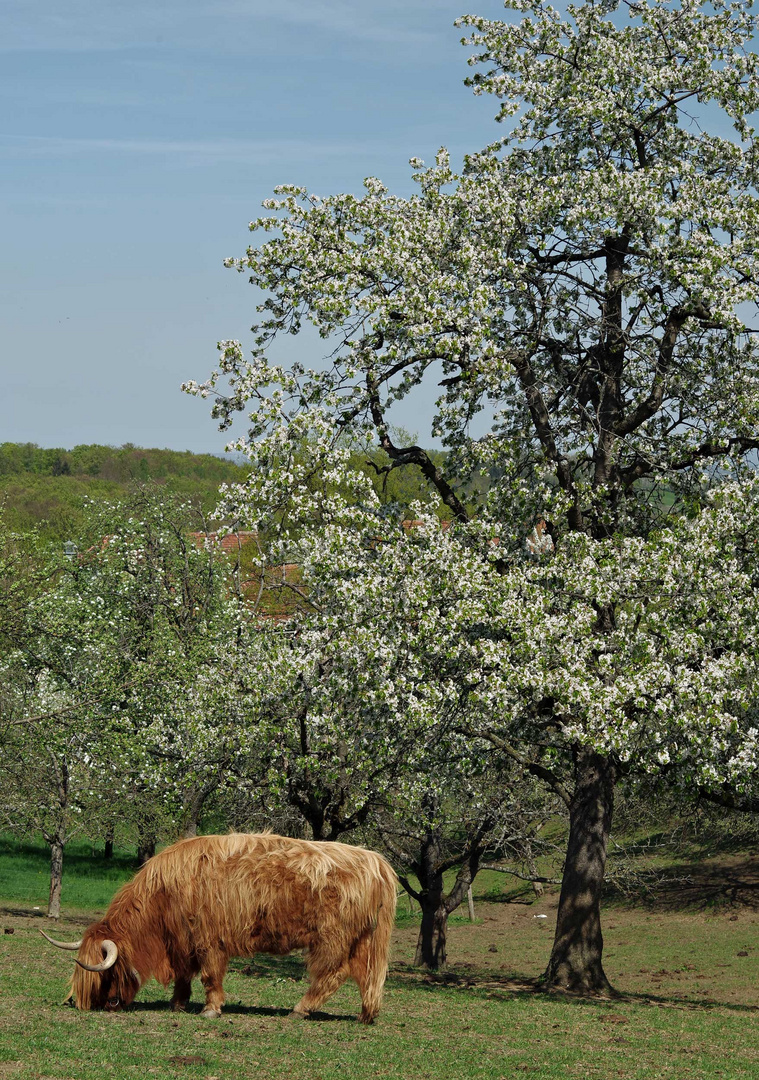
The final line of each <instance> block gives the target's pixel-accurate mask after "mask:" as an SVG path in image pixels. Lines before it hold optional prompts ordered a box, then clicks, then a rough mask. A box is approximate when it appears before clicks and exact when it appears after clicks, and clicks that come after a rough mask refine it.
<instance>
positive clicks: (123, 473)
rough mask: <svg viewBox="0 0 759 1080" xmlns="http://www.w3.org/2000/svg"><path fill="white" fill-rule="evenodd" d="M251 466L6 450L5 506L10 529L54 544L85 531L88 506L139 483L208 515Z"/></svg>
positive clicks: (182, 457) (88, 451) (88, 448)
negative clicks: (35, 531) (223, 488)
mask: <svg viewBox="0 0 759 1080" xmlns="http://www.w3.org/2000/svg"><path fill="white" fill-rule="evenodd" d="M246 473H247V466H246V465H238V464H236V463H235V462H234V461H229V460H225V459H224V458H220V457H215V456H214V455H213V454H192V453H190V451H189V450H183V451H181V450H158V449H143V448H142V447H139V446H134V445H132V444H131V443H126V444H125V445H124V446H119V447H114V446H99V445H97V444H94V445H82V446H75V447H74V448H73V449H72V450H66V449H64V448H62V447H55V448H52V449H46V448H43V447H40V446H38V445H37V444H36V443H9V442H6V443H0V502H1V503H2V505H3V507H4V516H5V522H6V525H7V527H9V528H11V529H18V530H23V529H28V528H34V527H36V528H39V529H40V530H41V532H42V533H43V535H45V536H47V537H48V538H49V539H51V540H52V539H56V540H66V539H69V537H70V536H73V535H75V534H76V533H78V531H79V525H80V522H81V518H82V506H83V503H84V500H85V499H86V498H90V499H120V498H123V497H124V496H125V495H126V494H127V493H128V491H129V489H130V487H131V486H132V485H134V484H135V483H145V482H148V481H153V482H154V483H157V484H162V485H165V486H166V487H167V489H168V490H170V491H172V492H174V493H176V494H177V495H179V496H181V497H183V498H184V499H187V500H188V501H189V502H191V503H193V505H195V506H197V507H198V509H200V510H202V511H204V512H206V513H207V512H208V511H210V510H212V509H213V507H214V506H215V505H216V502H217V498H218V489H219V485H220V484H222V483H224V482H230V481H235V480H242V479H243V478H244V477H245V475H246Z"/></svg>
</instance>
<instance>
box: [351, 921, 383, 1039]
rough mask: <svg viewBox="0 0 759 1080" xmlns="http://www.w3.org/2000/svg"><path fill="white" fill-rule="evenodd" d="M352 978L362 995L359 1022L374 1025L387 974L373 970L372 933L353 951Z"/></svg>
mask: <svg viewBox="0 0 759 1080" xmlns="http://www.w3.org/2000/svg"><path fill="white" fill-rule="evenodd" d="M350 977H351V978H352V979H355V981H356V982H357V983H358V988H359V991H360V993H361V1014H360V1016H359V1020H360V1021H361V1023H362V1024H372V1023H373V1022H374V1018H375V1016H376V1015H377V1013H378V1012H379V1010H380V1004H381V1002H382V987H383V985H384V982H385V974H384V971H382V972H377V971H373V970H372V965H371V934H370V933H369V934H366V935H365V936H364V937H362V938H361V939H360V940H359V941H358V943H357V944H356V946H355V947H354V948H353V950H352V951H351V958H350Z"/></svg>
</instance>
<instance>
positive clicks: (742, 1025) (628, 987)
mask: <svg viewBox="0 0 759 1080" xmlns="http://www.w3.org/2000/svg"><path fill="white" fill-rule="evenodd" d="M74 856H75V857H74V858H73V859H72V858H69V859H68V863H67V875H68V876H67V884H68V896H69V898H70V900H69V903H68V904H64V907H65V908H66V916H65V918H62V919H61V921H60V923H59V924H58V925H56V927H55V929H54V933H55V934H56V935H57V936H59V937H61V938H64V939H72V938H75V937H78V936H80V934H81V931H82V928H83V926H84V925H86V924H87V922H89V921H90V920H91V919H92V917H93V916H94V915H95V914H96V912H98V911H102V910H103V908H104V907H105V905H106V903H107V901H108V899H109V898H110V895H111V894H112V892H113V890H114V888H115V886H116V884H117V883H118V881H119V880H123V878H124V877H128V876H129V875H130V873H131V868H130V866H129V861H128V859H127V858H122V859H120V860H117V861H116V863H115V864H114V865H113V866H110V867H109V869H108V874H109V878H108V879H106V877H105V876H104V874H103V872H102V871H103V864H102V863H100V862H99V861H98V860H93V859H92V858H91V856H90V854H89V849H85V848H82V849H80V850H79V851H77V852H74ZM40 860H42V862H40ZM678 869H679V870H681V869H682V868H678ZM699 869H700V872H701V874H702V878H703V880H702V882H701V883H700V884H699V881H698V880H697V879H696V880H694V879H693V877H692V876H691V879H690V881H691V885H690V891H689V889H688V887H687V883H686V887H685V889H684V891H683V890H682V889H681V892H682V893H683V895H681V897H680V902H679V903H678V901H677V899H676V897H675V895H674V894H675V892H676V890H674V889H667V888H664V889H663V890H662V893H661V896H660V898H659V900H657V901H654V902H651V903H649V904H648V905H647V906H646V907H632V906H630V905H629V904H624V903H612V904H610V905H607V908H606V911H605V940H606V969H607V972H608V974H609V976H610V978H611V980H612V982H613V983H614V985H615V986H616V987H617V989H618V990H619V991H620V996H619V997H618V998H616V999H614V1000H611V1001H583V1000H577V999H573V998H568V997H562V996H557V995H546V994H543V993H541V992H540V991H539V990H537V989H536V987H535V985H534V982H533V981H532V980H533V979H534V977H535V976H537V975H538V974H539V973H540V971H541V970H542V968H543V967H544V965H545V962H546V959H547V956H548V953H549V950H550V945H551V939H552V935H553V925H554V921H555V911H556V897H555V896H548V897H546V898H545V899H544V900H543V901H533V900H532V898H531V897H530V895H529V894H524V895H517V894H514V895H512V896H511V897H510V898H509V899H506V898H501V899H500V900H499V899H497V898H496V897H495V895H494V894H495V888H494V880H493V879H487V878H484V879H483V881H482V882H481V883H480V889H479V893H480V895H482V893H487V894H488V895H489V897H490V899H489V900H488V901H485V900H482V899H481V898H479V897H478V890H475V897H476V900H477V903H476V914H477V921H476V923H474V924H470V923H469V922H468V921H466V920H465V919H464V918H454V920H453V922H452V925H451V928H450V937H449V959H450V965H449V969H448V970H447V971H446V972H445V973H443V974H442V975H439V976H434V975H428V974H426V973H424V972H421V971H418V970H416V969H414V968H412V967H410V966H409V961H410V960H411V958H412V956H413V943H414V940H415V937H416V932H417V921H416V918H415V917H414V916H413V915H409V914H407V912H406V911H405V904H404V903H402V904H401V912H400V916H399V920H398V926H397V929H396V932H395V936H394V942H393V955H392V965H391V971H390V976H389V979H388V983H387V989H386V997H385V1004H384V1007H383V1010H382V1012H381V1013H380V1016H379V1018H378V1020H377V1023H376V1024H375V1025H374V1026H373V1027H371V1028H365V1027H362V1026H361V1025H359V1024H358V1023H356V1021H355V1016H356V1013H357V1011H358V1008H359V999H358V992H357V990H356V988H355V986H353V985H352V984H347V985H346V986H345V987H343V988H342V990H341V991H340V992H339V993H338V994H337V995H336V996H335V997H334V998H333V999H331V1000H330V1001H329V1002H328V1004H327V1007H326V1008H327V1009H328V1012H325V1013H323V1014H320V1015H319V1016H318V1017H317V1018H316V1019H312V1020H310V1021H296V1020H292V1019H291V1018H290V1017H289V1016H288V1013H289V1010H290V1008H291V1007H292V1005H293V1004H294V1003H295V1001H296V1000H297V999H298V998H299V997H300V995H301V994H302V992H303V988H302V986H301V985H300V983H301V980H302V979H303V977H304V974H303V964H302V961H301V958H300V957H299V956H292V957H285V958H278V959H274V958H270V957H264V956H260V957H256V958H255V959H254V960H253V961H246V960H239V961H234V962H233V964H232V967H231V970H230V972H229V975H228V977H227V980H226V983H225V987H226V991H227V997H228V1004H227V1007H226V1009H225V1012H224V1014H223V1016H222V1017H221V1019H220V1020H216V1021H204V1020H201V1018H200V1017H199V1016H198V1012H199V1011H200V1008H201V993H200V987H199V986H198V988H197V989H196V991H195V996H194V1001H193V1004H192V1009H193V1011H191V1012H189V1013H187V1014H184V1015H182V1014H173V1013H171V1012H170V1011H169V1009H168V999H169V997H170V990H164V989H163V988H162V987H160V986H158V985H157V984H156V983H151V984H149V985H148V986H147V987H145V988H144V989H143V990H142V992H141V993H140V995H139V998H138V1001H137V1002H136V1004H135V1006H134V1007H133V1008H132V1009H131V1010H130V1011H127V1012H124V1013H118V1014H114V1015H104V1014H102V1013H100V1014H98V1013H78V1012H77V1011H76V1010H74V1009H72V1008H70V1007H69V1006H66V1005H61V1004H59V1003H60V1001H61V1000H62V998H63V997H64V996H65V993H66V981H67V978H68V977H69V975H70V972H71V963H72V960H71V956H70V955H67V954H65V953H59V952H57V951H56V950H54V949H52V948H51V947H49V946H47V945H46V943H45V942H44V941H43V940H42V939H41V938H40V936H39V934H38V932H37V931H38V929H39V928H40V927H42V928H45V929H49V924H48V920H47V919H46V918H44V914H43V913H44V892H45V884H46V883H45V866H44V853H43V852H42V850H41V849H35V847H34V846H33V845H29V846H27V848H26V849H25V850H19V849H18V846H17V845H16V846H15V848H14V846H13V845H6V846H5V848H2V847H0V976H1V979H2V982H1V984H0V987H1V993H2V996H1V998H0V1077H3V1078H4V1077H9V1078H10V1077H13V1078H18V1080H31V1078H35V1080H37V1078H39V1080H42V1078H44V1080H90V1078H92V1080H95V1078H96V1077H97V1078H100V1080H102V1077H103V1076H104V1075H105V1076H112V1077H142V1076H147V1077H157V1078H164V1077H166V1078H168V1077H176V1076H181V1077H187V1078H188V1080H195V1078H202V1080H212V1078H217V1080H226V1078H238V1077H240V1078H243V1077H244V1078H247V1077H260V1078H261V1080H268V1078H272V1080H280V1078H281V1080H285V1078H287V1080H301V1078H303V1080H333V1078H338V1077H357V1078H360V1080H364V1078H367V1080H368V1078H370V1077H374V1076H378V1077H388V1078H398V1080H400V1078H404V1080H405V1078H407V1077H409V1078H419V1080H437V1078H442V1077H445V1078H448V1077H450V1078H456V1080H459V1078H464V1080H467V1078H473V1080H474V1078H477V1080H480V1078H483V1080H485V1078H487V1080H490V1078H493V1080H497V1078H501V1077H503V1078H509V1080H511V1078H512V1077H514V1078H520V1077H534V1078H536V1080H559V1078H564V1077H570V1078H573V1077H578V1078H582V1077H593V1078H600V1080H607V1078H608V1080H615V1078H624V1080H633V1078H635V1080H638V1078H639V1080H653V1078H659V1077H666V1078H672V1080H691V1078H699V1080H700V1078H703V1080H706V1078H710V1080H711V1078H712V1077H719V1078H724V1080H733V1078H735V1080H738V1078H741V1080H757V1078H759V908H757V907H755V906H754V903H755V899H756V897H757V888H756V886H757V881H758V880H759V862H757V860H755V859H750V858H748V857H745V856H740V855H733V856H731V857H730V858H729V859H727V860H724V859H723V860H713V861H712V862H711V863H710V864H704V865H702V866H701V867H700V868H699ZM40 871H41V873H40ZM679 877H680V878H681V879H682V874H680V875H679ZM25 890H28V891H26V892H25ZM40 890H41V891H40ZM40 898H42V899H41V902H40ZM73 900H76V904H73V902H72V901H73ZM35 906H39V907H40V908H41V909H42V910H41V911H40V912H38V911H34V910H33V909H34V907H35ZM538 914H545V915H547V916H548V918H546V919H536V918H535V917H534V916H535V915H538ZM3 931H6V932H5V933H3ZM7 931H12V933H8V932H7Z"/></svg>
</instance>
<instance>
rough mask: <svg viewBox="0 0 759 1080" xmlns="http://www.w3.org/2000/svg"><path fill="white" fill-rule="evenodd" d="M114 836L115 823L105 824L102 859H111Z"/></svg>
mask: <svg viewBox="0 0 759 1080" xmlns="http://www.w3.org/2000/svg"><path fill="white" fill-rule="evenodd" d="M115 836H116V825H115V823H114V822H111V823H110V824H109V825H107V826H106V830H105V844H104V847H103V858H104V859H112V858H113V841H114V838H115Z"/></svg>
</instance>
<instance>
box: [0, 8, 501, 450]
mask: <svg viewBox="0 0 759 1080" xmlns="http://www.w3.org/2000/svg"><path fill="white" fill-rule="evenodd" d="M465 10H474V11H476V12H478V13H480V14H484V15H489V16H492V17H499V16H500V15H501V12H502V11H503V9H502V7H501V5H500V3H499V0H481V2H477V0H475V2H474V3H473V5H472V7H471V8H468V9H467V8H466V7H465V6H463V5H461V4H460V3H459V2H457V0H374V2H371V3H369V2H367V0H311V2H309V0H215V2H213V3H211V2H210V0H154V2H149V0H120V2H116V0H66V2H65V3H61V2H60V0H5V3H4V5H3V13H2V16H1V17H0V26H1V28H2V29H1V32H0V92H1V93H2V98H3V101H4V104H5V108H4V109H3V120H2V122H0V158H1V159H2V160H1V167H0V195H1V198H0V227H1V228H2V236H3V248H4V252H3V254H4V258H3V260H2V270H1V271H0V273H1V274H2V280H1V281H0V297H1V298H0V308H1V309H2V312H1V318H0V325H2V327H3V331H2V354H1V355H2V377H3V386H4V393H3V395H2V398H1V399H0V410H1V412H0V441H6V440H8V441H31V442H37V443H39V444H40V445H42V446H67V447H70V446H73V445H75V444H77V443H89V442H101V443H111V444H114V445H120V444H121V443H124V442H127V441H131V442H134V443H137V444H138V445H143V446H169V447H172V448H175V449H191V450H197V451H213V452H217V451H220V450H221V449H222V448H223V446H224V441H225V439H224V436H223V435H222V434H220V433H219V432H218V431H217V430H216V428H215V426H214V424H213V422H212V421H211V420H210V417H209V415H208V405H207V403H203V402H199V401H196V400H194V399H191V398H188V397H186V396H185V395H183V394H181V393H180V391H179V384H180V383H181V382H182V380H184V379H188V378H196V379H203V378H205V377H206V376H207V375H208V373H209V371H210V370H211V368H212V367H213V366H214V363H215V358H216V348H215V346H216V341H217V340H218V339H220V338H231V337H235V338H239V339H240V340H241V341H243V342H244V343H245V342H246V341H249V340H250V334H249V327H250V324H251V323H252V321H253V319H254V317H255V312H254V302H255V298H254V294H253V290H252V289H251V287H250V286H249V285H247V283H246V278H245V277H244V276H243V275H239V274H236V273H235V272H234V271H230V270H225V269H224V268H223V266H222V261H223V259H224V257H225V256H228V255H239V254H241V253H242V252H243V251H244V250H245V248H246V246H247V244H248V239H249V234H248V232H247V223H248V221H249V220H250V219H251V218H254V217H256V216H257V214H258V212H259V208H260V203H261V200H262V199H264V198H266V197H267V195H269V194H270V193H271V189H272V188H273V187H274V185H275V184H278V183H288V182H298V183H303V184H305V185H307V186H308V187H309V188H310V189H311V190H313V191H315V192H317V193H319V194H326V193H329V192H333V191H355V190H358V189H359V187H360V185H361V180H362V179H363V177H364V176H366V175H375V176H379V177H381V178H382V179H383V180H384V181H385V182H386V183H387V184H388V185H389V186H390V187H391V188H392V189H393V190H395V191H398V192H401V193H407V192H409V191H410V190H411V187H412V186H411V184H410V182H409V169H408V165H407V161H408V158H409V157H411V156H412V155H418V156H420V157H422V158H425V159H426V160H432V159H433V158H434V154H435V152H436V150H437V149H438V147H439V146H440V145H442V144H445V145H446V146H448V147H449V148H450V149H451V151H452V153H453V154H454V157H455V158H456V157H458V156H460V155H461V154H462V153H463V152H464V151H465V150H473V149H477V148H478V147H480V146H482V145H484V144H485V143H487V142H489V141H490V140H491V139H492V137H493V136H494V135H495V134H497V132H498V129H497V127H496V125H495V124H494V123H493V115H494V113H495V112H496V109H497V102H496V101H495V100H494V99H492V98H475V97H474V96H473V95H472V94H471V91H469V90H468V89H467V88H466V87H464V86H463V84H462V80H463V79H464V77H465V76H466V74H467V68H466V57H467V55H468V50H466V49H465V48H463V47H462V46H461V45H460V43H459V41H460V36H461V32H460V31H458V30H456V29H455V28H454V27H453V20H454V19H455V18H456V16H457V15H460V14H462V13H463V12H464V11H465ZM297 347H299V348H301V349H303V350H306V355H305V357H304V358H305V359H308V357H309V356H310V355H311V354H310V353H308V350H310V349H315V354H314V359H318V351H319V346H318V343H317V344H315V345H314V343H312V342H308V341H304V342H303V344H302V345H301V346H297ZM291 348H292V346H291ZM414 408H415V409H416V411H415V412H412V411H411V409H409V410H408V412H407V414H405V415H404V414H401V415H399V417H398V420H399V422H401V423H404V424H405V425H406V426H407V427H410V428H412V429H413V430H416V431H418V433H419V436H420V438H422V439H423V438H424V434H425V432H424V424H423V423H422V425H421V430H420V425H419V419H420V417H422V416H424V415H425V414H426V411H427V410H426V409H425V408H422V409H421V410H420V409H419V403H416V405H415V407H414Z"/></svg>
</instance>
